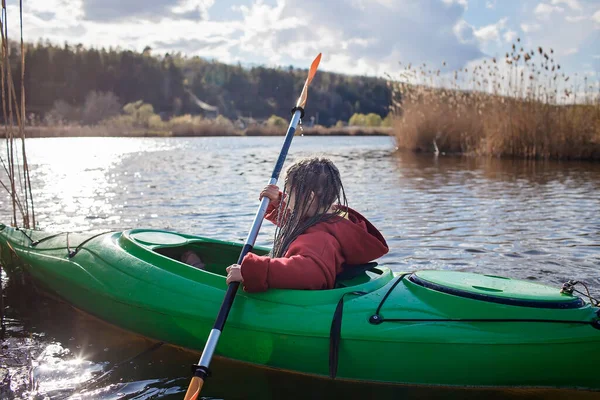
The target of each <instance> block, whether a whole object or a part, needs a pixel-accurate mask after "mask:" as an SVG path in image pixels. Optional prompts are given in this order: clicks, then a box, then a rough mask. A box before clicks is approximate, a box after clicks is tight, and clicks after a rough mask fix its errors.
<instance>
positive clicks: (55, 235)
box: [31, 232, 68, 247]
mask: <svg viewBox="0 0 600 400" xmlns="http://www.w3.org/2000/svg"><path fill="white" fill-rule="evenodd" d="M65 233H68V232H60V233H56V234H54V235H50V236H46V237H44V238H41V239H38V240H34V241H33V242H31V247H35V246H37V245H38V244H40V243H42V242H45V241H46V240H48V239H52V238H55V237H57V236H60V235H64V234H65Z"/></svg>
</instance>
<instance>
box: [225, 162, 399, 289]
mask: <svg viewBox="0 0 600 400" xmlns="http://www.w3.org/2000/svg"><path fill="white" fill-rule="evenodd" d="M263 197H267V198H269V200H270V202H269V207H268V208H267V212H266V214H265V219H267V220H269V221H271V222H273V223H275V224H276V225H277V228H276V230H275V237H274V243H273V249H272V251H271V253H270V254H269V255H267V256H259V255H256V254H254V253H248V254H247V255H246V256H245V258H244V260H243V261H242V264H241V265H238V264H232V265H230V266H229V267H227V284H229V283H231V282H242V283H243V287H244V290H245V291H246V292H262V291H266V290H267V289H269V288H279V289H332V288H333V287H334V284H335V280H336V276H337V275H338V274H339V273H341V272H342V268H343V266H344V265H349V266H350V268H351V265H359V264H365V263H367V262H370V261H372V260H374V259H376V258H379V257H381V256H383V255H384V254H386V253H387V252H388V250H389V249H388V245H387V243H386V241H385V239H384V238H383V236H382V234H381V233H380V232H379V231H378V230H377V228H375V226H373V224H371V223H370V222H369V221H368V220H367V219H366V218H365V217H363V216H362V215H361V214H359V213H358V212H357V211H355V210H353V209H351V208H350V207H348V204H347V200H346V194H345V192H344V187H343V185H342V181H341V178H340V173H339V171H338V169H337V168H336V166H335V165H334V164H333V162H331V160H329V159H326V158H319V157H312V158H305V159H302V160H300V161H298V162H296V163H294V164H293V165H291V166H290V167H289V168H288V170H287V172H286V178H285V185H284V191H283V192H281V191H280V190H279V188H278V187H277V186H275V185H268V186H266V187H265V188H264V189H263V190H262V191H261V193H260V196H259V199H262V198H263Z"/></svg>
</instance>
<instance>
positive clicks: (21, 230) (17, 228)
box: [15, 226, 33, 243]
mask: <svg viewBox="0 0 600 400" xmlns="http://www.w3.org/2000/svg"><path fill="white" fill-rule="evenodd" d="M15 231H19V232H21V233H22V234H23V235H25V237H26V238H27V239H29V241H30V242H32V243H33V239H32V238H31V236H29V235H28V234H27V233H25V231H24V230H23V229H21V228H19V227H18V226H17V227H16V228H15Z"/></svg>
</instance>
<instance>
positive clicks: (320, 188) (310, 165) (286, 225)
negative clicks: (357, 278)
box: [271, 157, 348, 258]
mask: <svg viewBox="0 0 600 400" xmlns="http://www.w3.org/2000/svg"><path fill="white" fill-rule="evenodd" d="M286 192H289V193H286ZM283 193H284V196H283V198H286V196H285V195H286V194H287V195H288V196H287V198H288V200H289V197H292V196H293V197H294V199H295V201H294V205H293V209H291V210H283V209H282V208H283V203H284V202H283V201H281V202H280V203H279V217H278V221H277V222H278V223H277V228H276V229H275V238H274V240H273V250H272V251H271V257H274V258H275V257H283V256H284V255H285V252H286V251H287V249H288V247H289V246H290V244H291V243H292V242H293V241H294V240H295V239H296V238H297V237H298V236H299V235H301V234H302V233H303V232H304V231H305V230H306V229H308V228H309V227H311V226H313V225H315V224H317V223H319V222H323V221H326V220H328V219H331V218H332V217H335V216H338V215H341V214H342V213H344V212H346V210H347V208H348V201H347V200H346V193H345V191H344V186H343V185H342V180H341V178H340V172H339V171H338V169H337V168H336V166H335V165H333V162H331V160H329V159H326V158H320V157H312V158H305V159H302V160H300V161H298V162H296V163H294V164H293V165H291V166H290V167H289V168H288V169H287V171H286V177H285V185H284V189H283ZM311 193H314V196H311ZM314 202H316V206H317V208H316V209H317V211H316V213H315V215H313V216H310V217H309V216H307V215H306V214H307V212H308V210H309V209H310V207H311V206H313V203H314ZM332 206H333V207H332Z"/></svg>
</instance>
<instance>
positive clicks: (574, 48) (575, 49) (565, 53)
mask: <svg viewBox="0 0 600 400" xmlns="http://www.w3.org/2000/svg"><path fill="white" fill-rule="evenodd" d="M578 51H579V49H578V48H577V47H571V48H570V49H567V50H565V52H564V53H563V54H564V55H565V56H570V55H572V54H576V53H577V52H578Z"/></svg>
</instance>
